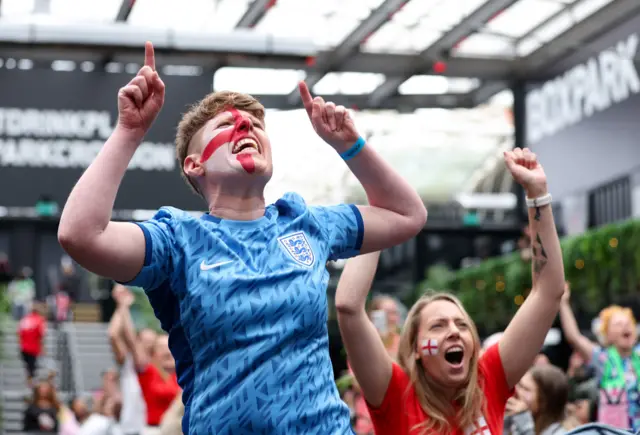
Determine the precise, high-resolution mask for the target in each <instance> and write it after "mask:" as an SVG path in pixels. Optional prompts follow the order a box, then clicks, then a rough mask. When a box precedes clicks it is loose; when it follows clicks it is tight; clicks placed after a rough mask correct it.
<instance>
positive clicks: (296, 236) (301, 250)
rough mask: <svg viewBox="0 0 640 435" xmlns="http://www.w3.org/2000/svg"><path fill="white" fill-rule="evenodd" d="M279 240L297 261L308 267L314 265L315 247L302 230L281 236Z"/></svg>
mask: <svg viewBox="0 0 640 435" xmlns="http://www.w3.org/2000/svg"><path fill="white" fill-rule="evenodd" d="M278 242H280V245H282V247H283V248H284V250H285V251H287V253H288V254H289V256H291V258H292V259H293V260H294V261H295V262H296V263H298V264H300V265H302V266H306V267H311V266H313V263H314V262H315V256H314V255H313V249H311V244H310V243H309V240H307V236H305V235H304V233H303V232H302V231H299V232H297V233H293V234H288V235H286V236H282V237H279V238H278Z"/></svg>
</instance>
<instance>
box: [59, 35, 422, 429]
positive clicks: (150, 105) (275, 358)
mask: <svg viewBox="0 0 640 435" xmlns="http://www.w3.org/2000/svg"><path fill="white" fill-rule="evenodd" d="M145 52H146V53H145V66H144V67H143V68H142V69H141V70H140V71H139V73H138V75H137V76H136V77H134V78H133V79H132V80H131V82H129V84H127V85H126V86H125V87H123V88H122V89H121V90H120V92H119V94H118V109H119V118H118V123H117V125H116V128H115V130H114V132H113V134H112V136H111V137H110V138H109V139H108V140H107V142H106V143H105V145H104V147H103V148H102V150H101V151H100V153H99V154H98V156H97V157H96V159H95V161H94V162H93V163H92V164H91V166H90V167H89V168H88V169H87V170H86V171H85V173H84V174H83V175H82V177H81V178H80V180H79V181H78V183H77V185H76V186H75V187H74V189H73V191H72V192H71V194H70V195H69V199H68V201H67V204H66V206H65V209H64V211H63V214H62V217H61V219H60V226H59V230H58V237H59V240H60V243H61V244H62V246H63V247H64V249H65V250H66V251H67V252H68V253H69V255H71V256H72V257H73V258H74V259H75V260H76V261H77V262H78V263H80V264H81V265H82V266H84V267H85V268H87V269H89V270H91V271H93V272H94V273H97V274H100V275H103V276H108V277H111V278H113V279H115V280H117V281H119V282H123V283H127V284H129V285H136V286H140V287H143V288H144V289H145V291H146V293H147V295H148V297H149V300H150V302H151V304H152V306H153V308H154V310H155V313H156V316H157V317H158V319H159V320H160V322H161V324H162V327H163V329H164V330H166V331H167V332H168V333H169V344H170V348H171V352H172V353H173V355H174V357H175V360H176V372H177V375H178V381H179V383H180V386H181V387H182V388H183V401H184V404H185V415H184V419H183V432H184V434H185V435H191V434H198V435H201V434H217V435H226V434H233V435H242V434H305V435H311V434H322V435H326V434H346V433H352V430H351V428H350V418H349V410H348V408H347V406H346V405H345V404H344V403H343V402H342V401H341V400H340V397H339V395H338V391H337V389H336V387H335V383H334V378H333V373H332V366H331V361H330V358H329V350H328V338H327V327H326V322H327V299H326V286H327V282H328V272H327V270H326V267H325V264H326V261H328V260H332V259H338V258H346V257H351V256H354V255H357V254H359V253H366V252H372V251H378V250H381V249H385V248H388V247H390V246H393V245H396V244H399V243H402V242H404V241H406V240H408V239H410V238H411V237H413V236H415V235H416V234H417V233H418V232H419V231H420V229H421V228H422V227H423V226H424V224H425V221H426V210H425V208H424V205H423V203H422V201H421V199H420V197H419V196H418V195H417V193H416V192H415V190H414V189H412V188H411V186H410V185H409V184H408V183H407V182H406V181H405V180H404V179H403V178H402V177H400V176H399V175H398V174H397V173H396V172H395V171H394V170H393V169H392V168H391V167H390V166H389V165H388V164H387V163H385V162H384V161H383V160H382V159H381V158H380V156H379V155H378V154H377V153H376V152H375V151H374V150H373V149H371V147H368V146H366V144H365V141H364V140H363V139H361V138H360V136H359V135H358V132H357V130H356V127H355V125H354V123H353V121H352V119H351V117H350V116H349V114H348V112H347V111H346V110H345V108H344V107H341V106H335V105H334V104H333V103H326V102H324V101H323V100H322V98H319V97H316V98H312V97H311V95H310V93H309V90H308V89H307V87H306V85H305V84H304V83H301V84H300V92H301V97H302V102H303V104H304V107H305V109H306V111H307V113H308V115H309V118H310V121H311V125H312V127H313V128H314V129H315V131H316V132H317V134H318V135H319V136H320V137H321V138H322V139H323V140H324V141H325V142H327V144H328V145H330V146H332V147H333V148H334V149H335V150H336V152H338V153H339V154H340V155H341V156H342V158H343V159H344V160H345V162H346V164H347V165H348V166H349V168H350V169H351V171H352V172H353V173H354V174H355V176H356V177H357V178H358V180H359V181H360V182H361V183H362V185H363V187H364V189H365V191H366V193H367V197H368V200H369V204H370V205H369V206H355V205H338V206H332V207H312V206H308V205H306V204H305V202H304V200H303V199H302V198H301V197H300V196H299V195H296V194H294V193H289V194H286V195H285V196H283V197H282V198H281V199H279V200H278V201H277V202H276V203H275V204H271V205H266V204H265V200H264V195H263V192H264V187H265V185H266V183H267V182H268V181H269V179H270V177H271V173H272V162H271V144H270V142H269V137H268V135H267V133H266V132H265V124H264V108H263V106H262V105H261V104H260V103H259V102H258V101H257V100H255V99H254V98H253V97H251V96H249V95H246V94H240V93H234V92H219V93H214V94H211V95H208V96H207V97H205V98H204V99H203V100H202V101H200V102H199V103H197V104H196V105H195V106H193V107H192V108H191V109H190V111H189V112H188V113H186V114H185V116H184V118H183V120H182V122H181V123H180V125H179V126H178V132H177V137H176V147H177V154H178V159H179V161H180V165H181V167H182V169H183V175H184V177H185V178H186V180H187V181H188V183H189V184H190V185H191V186H192V187H193V188H194V189H195V190H196V191H197V192H198V193H199V194H200V195H201V196H202V197H203V198H204V199H205V200H206V202H207V203H208V205H209V213H208V214H205V215H204V216H203V217H202V218H201V219H198V218H195V217H193V216H191V215H189V214H187V213H185V212H183V211H181V210H177V209H175V208H171V207H163V208H161V209H160V210H159V211H158V213H157V214H156V215H155V217H153V218H152V219H150V220H148V221H146V222H142V223H139V224H135V223H125V222H111V221H110V218H111V210H112V208H113V204H114V200H115V197H116V193H117V191H118V186H119V185H120V182H121V180H122V177H123V176H124V174H125V171H126V169H127V166H128V164H129V161H130V159H131V158H132V156H133V154H134V152H135V150H136V148H137V147H138V145H139V144H140V143H141V141H142V139H143V137H144V135H145V133H146V131H147V130H148V129H149V127H150V126H151V124H152V122H153V121H154V119H155V117H156V115H157V114H158V112H159V111H160V109H161V107H162V104H163V100H164V84H163V83H162V81H161V79H160V77H159V76H158V73H157V72H156V71H155V61H154V55H153V47H152V45H151V44H150V43H147V44H146V47H145ZM299 147H300V151H301V152H304V144H303V143H301V144H299ZM300 170H303V168H301V169H300ZM150 188H151V186H150Z"/></svg>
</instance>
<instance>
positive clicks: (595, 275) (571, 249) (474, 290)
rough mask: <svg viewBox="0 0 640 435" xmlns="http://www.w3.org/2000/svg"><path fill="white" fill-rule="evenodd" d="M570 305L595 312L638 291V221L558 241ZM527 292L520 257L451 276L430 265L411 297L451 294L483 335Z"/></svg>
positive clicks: (527, 270) (527, 267) (526, 265)
mask: <svg viewBox="0 0 640 435" xmlns="http://www.w3.org/2000/svg"><path fill="white" fill-rule="evenodd" d="M561 246H562V252H563V257H564V268H565V276H566V278H567V280H568V281H569V282H570V283H571V288H572V301H575V302H576V303H577V304H579V305H581V308H582V309H583V310H586V311H589V312H591V313H594V312H596V311H597V310H599V309H600V308H601V307H602V306H604V305H605V304H608V303H611V302H615V301H618V300H625V299H627V298H629V297H630V296H632V295H633V294H634V293H637V292H638V290H639V289H640V286H639V284H640V220H630V221H625V222H621V223H617V224H612V225H607V226H604V227H601V228H598V229H596V230H593V231H588V232H586V233H584V234H581V235H579V236H574V237H571V238H566V239H564V240H562V241H561ZM530 288H531V263H530V262H529V261H523V260H522V259H521V257H520V254H519V253H514V254H510V255H507V256H503V257H498V258H492V259H490V260H487V261H485V262H483V263H481V264H480V265H478V266H474V267H470V268H466V269H461V270H459V271H456V272H451V271H449V270H447V269H445V268H443V267H440V266H435V267H432V268H430V269H429V270H428V271H427V279H426V280H425V281H424V282H423V283H421V284H420V285H419V286H418V287H417V289H416V292H415V294H414V298H413V299H414V300H413V301H411V302H414V301H415V300H416V299H417V298H418V297H419V296H420V295H421V294H422V293H424V292H425V291H426V290H427V289H435V290H450V291H452V292H454V293H455V294H456V295H457V296H458V297H459V298H460V299H461V301H462V303H463V304H464V306H465V307H466V308H467V310H468V311H469V314H470V315H471V316H472V317H473V319H474V320H475V322H476V324H477V325H479V326H481V329H482V330H483V331H486V332H491V331H497V330H501V329H503V328H504V327H505V326H506V325H507V324H508V322H509V320H510V319H511V317H512V316H513V314H514V313H515V312H516V310H517V308H518V305H520V304H521V303H522V302H523V301H524V298H525V297H526V295H527V294H528V292H529V290H530Z"/></svg>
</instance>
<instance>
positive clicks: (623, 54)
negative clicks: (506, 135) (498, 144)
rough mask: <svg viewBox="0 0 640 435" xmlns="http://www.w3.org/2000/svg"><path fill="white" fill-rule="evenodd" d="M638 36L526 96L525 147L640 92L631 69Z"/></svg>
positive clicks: (627, 39)
mask: <svg viewBox="0 0 640 435" xmlns="http://www.w3.org/2000/svg"><path fill="white" fill-rule="evenodd" d="M637 51H638V35H637V34H633V35H631V36H629V37H627V38H626V39H625V40H623V41H620V42H618V43H617V44H616V46H615V47H613V48H610V49H608V50H605V51H602V52H601V53H599V54H598V55H597V56H594V57H592V58H590V59H589V60H587V61H586V62H585V63H583V64H580V65H577V66H575V67H573V68H571V69H570V70H569V71H567V72H566V73H564V74H563V75H562V76H560V77H557V78H555V79H553V80H550V81H548V82H546V83H545V84H544V85H542V87H540V88H538V89H535V90H533V91H531V92H529V93H528V94H527V108H526V110H527V143H528V144H529V145H531V144H534V143H536V142H538V141H540V140H541V139H543V138H544V137H546V136H551V135H553V134H555V133H557V132H558V131H560V130H562V129H564V128H566V127H569V126H571V125H574V124H577V123H578V122H580V121H582V120H583V119H585V118H589V117H590V116H592V115H593V114H594V113H596V112H601V111H603V110H606V109H607V108H609V107H611V106H612V105H614V104H617V103H620V102H622V101H624V100H626V99H628V98H629V97H630V96H631V95H633V94H637V93H639V92H640V77H638V70H637V69H636V66H635V65H634V62H633V60H634V57H635V55H636V52H637Z"/></svg>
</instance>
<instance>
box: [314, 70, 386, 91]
mask: <svg viewBox="0 0 640 435" xmlns="http://www.w3.org/2000/svg"><path fill="white" fill-rule="evenodd" d="M384 81H385V76H384V75H383V74H373V73H354V72H344V73H329V74H326V75H325V76H324V77H323V78H322V79H321V80H320V81H319V82H318V83H317V84H316V85H315V86H314V87H313V92H314V93H315V94H321V95H335V94H343V95H363V94H368V93H371V92H373V90H374V89H375V88H377V87H378V86H380V85H381V84H382V82H384Z"/></svg>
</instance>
